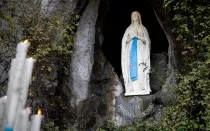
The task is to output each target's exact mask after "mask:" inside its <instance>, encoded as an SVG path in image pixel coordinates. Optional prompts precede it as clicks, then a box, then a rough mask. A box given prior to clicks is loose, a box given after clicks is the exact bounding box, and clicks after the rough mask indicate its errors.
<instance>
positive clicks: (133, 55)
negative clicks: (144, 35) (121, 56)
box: [130, 38, 138, 81]
mask: <svg viewBox="0 0 210 131" xmlns="http://www.w3.org/2000/svg"><path fill="white" fill-rule="evenodd" d="M137 40H138V38H133V39H132V45H131V51H130V78H131V80H132V81H135V80H137V79H138V63H137Z"/></svg>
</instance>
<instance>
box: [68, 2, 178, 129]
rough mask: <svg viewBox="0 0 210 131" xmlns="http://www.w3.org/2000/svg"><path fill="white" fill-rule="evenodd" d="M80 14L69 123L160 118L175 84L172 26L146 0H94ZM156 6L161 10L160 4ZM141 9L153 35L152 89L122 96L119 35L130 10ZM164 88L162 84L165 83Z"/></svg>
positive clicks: (90, 125) (88, 125)
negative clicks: (171, 88)
mask: <svg viewBox="0 0 210 131" xmlns="http://www.w3.org/2000/svg"><path fill="white" fill-rule="evenodd" d="M84 3H85V4H83V5H85V8H84V7H78V6H77V8H78V9H81V8H82V9H83V10H82V11H81V10H80V11H79V12H80V13H81V16H82V17H81V19H80V21H79V26H78V30H77V33H76V36H75V43H74V45H75V46H74V55H73V56H72V58H71V65H70V77H69V81H70V83H69V89H70V92H71V93H70V94H68V95H69V98H70V104H71V107H72V111H74V113H75V117H74V118H72V119H73V120H71V121H74V122H73V123H71V125H70V126H72V127H75V128H78V129H94V128H97V127H99V126H101V125H103V124H104V122H105V121H106V120H107V119H111V120H113V121H115V122H116V124H117V125H129V124H131V123H132V122H134V120H136V119H139V120H142V119H146V118H151V119H155V120H158V119H160V118H161V114H162V110H161V109H162V107H161V106H162V104H164V103H165V102H166V101H167V98H166V96H170V95H172V93H171V90H170V87H172V86H173V85H175V83H176V82H175V79H174V73H175V67H176V66H175V65H176V59H175V53H174V52H175V48H174V46H175V45H174V41H173V37H172V36H171V33H170V31H169V27H168V26H166V25H164V23H165V22H164V19H160V13H159V12H156V10H154V9H153V8H152V6H153V4H152V3H149V1H148V0H141V1H139V0H133V1H127V0H121V1H116V0H100V1H99V0H90V1H85V2H84ZM80 5H82V4H81V3H80ZM156 8H157V9H160V8H161V6H160V7H159V8H158V7H156ZM135 10H136V11H139V12H140V14H141V16H142V22H143V25H144V26H145V27H146V28H147V30H148V32H149V35H150V39H151V67H152V72H151V74H150V79H151V83H150V85H151V89H152V93H151V94H150V95H145V96H130V97H124V95H123V94H124V85H123V80H122V78H121V74H122V73H121V40H122V37H123V33H124V32H125V29H126V28H127V27H128V26H129V25H130V22H131V17H130V16H131V12H132V11H135ZM163 87H164V88H163Z"/></svg>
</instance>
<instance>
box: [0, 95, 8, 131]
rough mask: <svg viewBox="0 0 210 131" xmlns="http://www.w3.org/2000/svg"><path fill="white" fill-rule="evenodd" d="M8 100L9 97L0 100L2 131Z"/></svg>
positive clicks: (0, 128)
mask: <svg viewBox="0 0 210 131" xmlns="http://www.w3.org/2000/svg"><path fill="white" fill-rule="evenodd" d="M7 100H8V99H7V97H1V98H0V131H3V129H4V119H5V118H6V116H5V114H6V103H7Z"/></svg>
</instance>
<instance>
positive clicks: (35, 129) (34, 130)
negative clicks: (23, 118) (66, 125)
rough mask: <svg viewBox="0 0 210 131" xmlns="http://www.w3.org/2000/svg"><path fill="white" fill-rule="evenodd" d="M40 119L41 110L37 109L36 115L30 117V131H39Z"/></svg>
mask: <svg viewBox="0 0 210 131" xmlns="http://www.w3.org/2000/svg"><path fill="white" fill-rule="evenodd" d="M42 118H43V116H42V115H41V109H39V110H38V113H37V115H33V116H32V120H31V130H30V131H40V128H41V122H42Z"/></svg>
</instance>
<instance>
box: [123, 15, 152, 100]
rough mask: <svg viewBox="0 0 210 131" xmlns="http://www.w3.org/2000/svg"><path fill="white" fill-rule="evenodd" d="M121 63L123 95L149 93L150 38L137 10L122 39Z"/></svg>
mask: <svg viewBox="0 0 210 131" xmlns="http://www.w3.org/2000/svg"><path fill="white" fill-rule="evenodd" d="M121 64H122V65H121V66H122V75H123V78H124V83H125V96H130V95H147V94H150V92H151V89H150V82H149V73H150V39H149V34H148V32H147V29H146V28H145V27H144V26H143V25H142V22H141V16H140V14H139V12H137V11H134V12H133V13H132V14H131V25H130V26H129V27H128V28H127V29H126V31H125V33H124V36H123V39H122V50H121Z"/></svg>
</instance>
